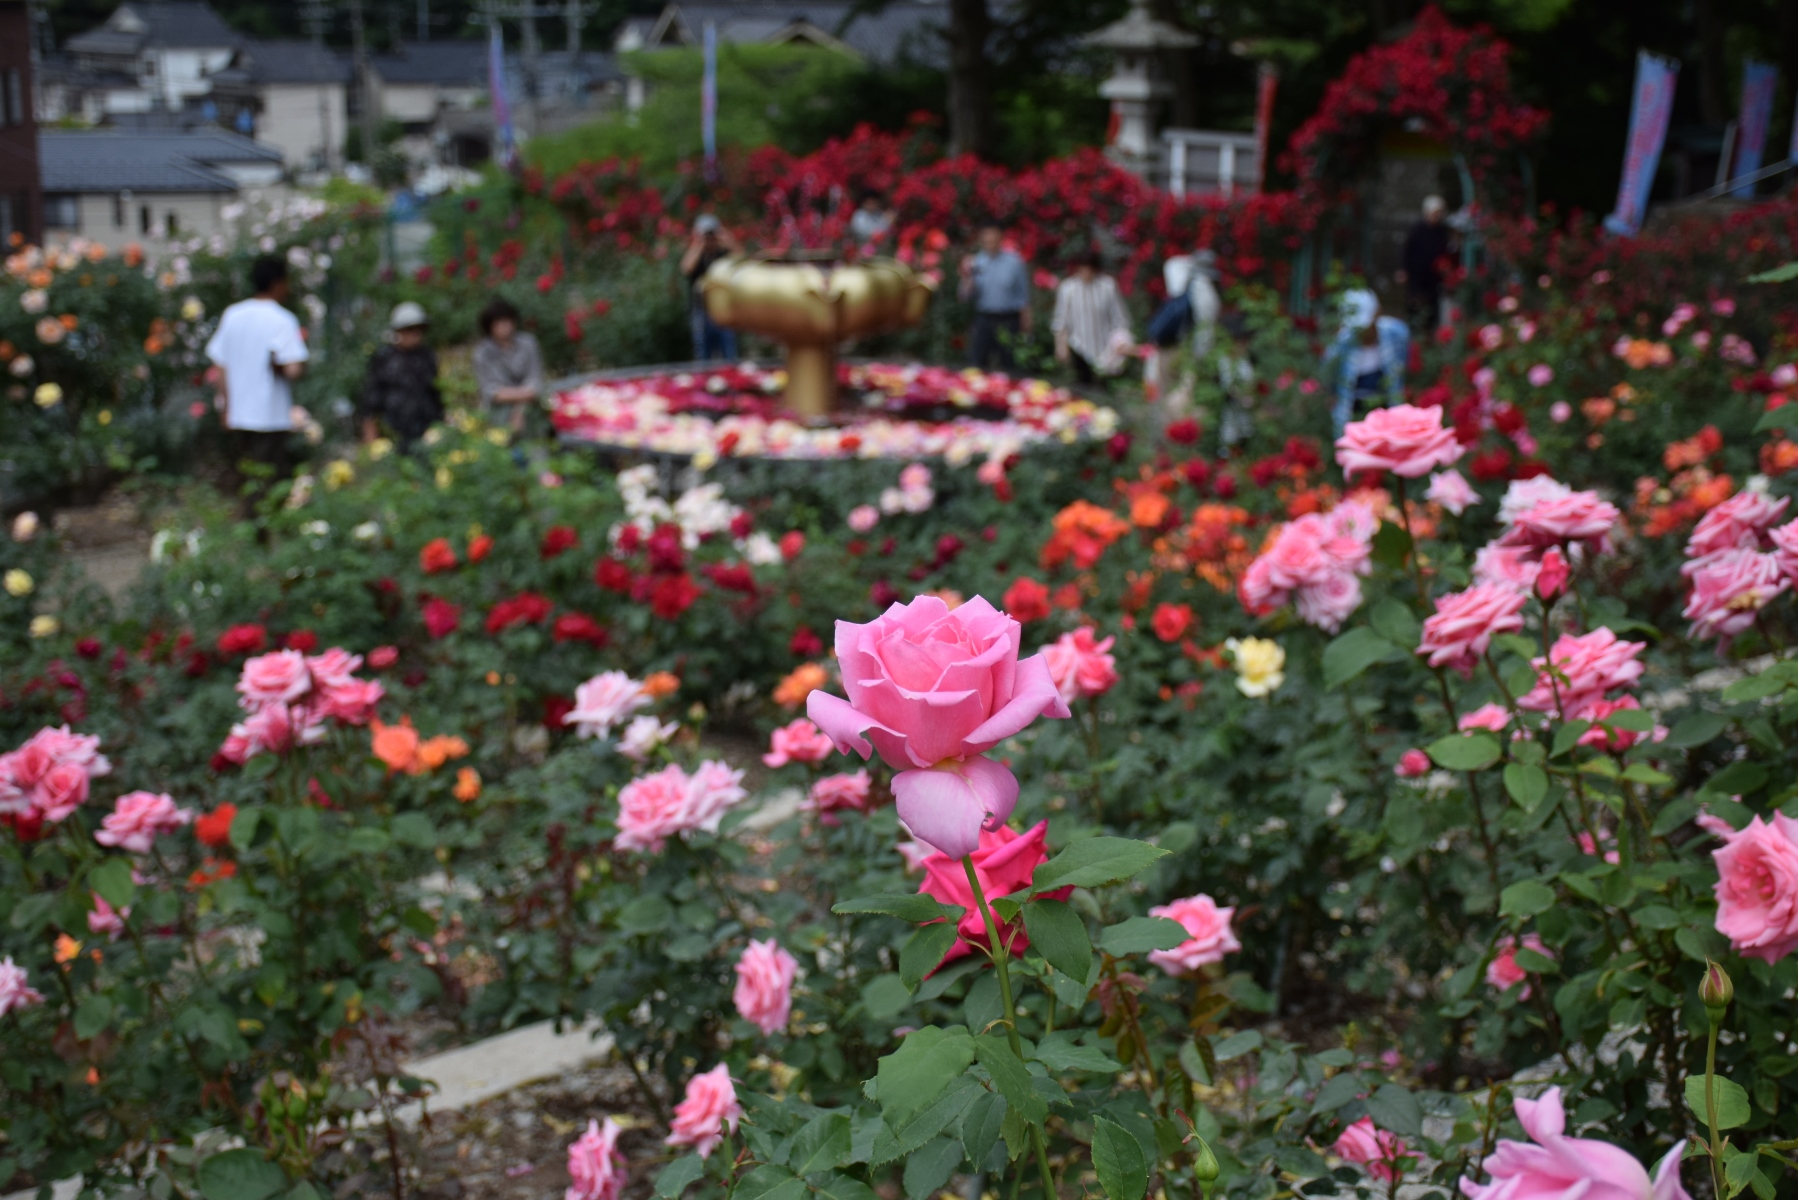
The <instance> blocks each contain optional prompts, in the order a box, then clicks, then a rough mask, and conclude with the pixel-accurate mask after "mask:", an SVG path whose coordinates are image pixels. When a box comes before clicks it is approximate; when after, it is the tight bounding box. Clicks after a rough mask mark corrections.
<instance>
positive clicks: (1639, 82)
mask: <svg viewBox="0 0 1798 1200" xmlns="http://www.w3.org/2000/svg"><path fill="white" fill-rule="evenodd" d="M1678 82H1679V63H1678V62H1677V61H1676V60H1674V59H1670V58H1661V57H1660V56H1659V55H1654V54H1650V53H1649V52H1648V51H1646V50H1641V51H1638V52H1637V54H1636V86H1635V91H1634V94H1633V95H1632V96H1631V98H1630V105H1629V138H1628V140H1627V141H1626V142H1625V143H1624V148H1623V177H1622V178H1621V179H1619V180H1618V181H1617V208H1616V211H1614V212H1612V213H1611V215H1610V216H1608V217H1606V218H1605V219H1604V227H1605V228H1606V229H1608V230H1610V231H1611V232H1612V233H1616V234H1621V235H1623V236H1624V237H1634V236H1635V235H1636V234H1637V233H1638V232H1640V231H1641V228H1642V218H1643V217H1644V216H1645V215H1646V214H1647V212H1648V192H1649V189H1650V188H1652V187H1653V186H1654V173H1655V170H1656V169H1657V168H1658V167H1659V166H1660V165H1661V148H1662V147H1663V146H1664V145H1665V144H1666V141H1667V121H1668V119H1669V118H1670V117H1672V115H1673V88H1674V85H1675V84H1677V83H1678Z"/></svg>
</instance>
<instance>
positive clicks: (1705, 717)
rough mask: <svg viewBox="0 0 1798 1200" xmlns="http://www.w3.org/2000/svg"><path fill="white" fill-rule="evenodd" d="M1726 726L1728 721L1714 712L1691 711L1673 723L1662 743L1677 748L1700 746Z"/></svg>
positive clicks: (1727, 726)
mask: <svg viewBox="0 0 1798 1200" xmlns="http://www.w3.org/2000/svg"><path fill="white" fill-rule="evenodd" d="M1727 728H1729V722H1728V721H1726V720H1724V719H1723V718H1722V717H1721V716H1718V715H1717V714H1716V713H1708V712H1701V713H1693V714H1692V715H1691V716H1689V717H1685V718H1682V719H1681V720H1680V721H1679V722H1678V723H1677V724H1676V725H1674V726H1673V728H1672V730H1670V731H1669V732H1668V734H1667V740H1666V741H1665V742H1664V743H1662V744H1663V745H1666V746H1671V747H1673V748H1675V749H1678V750H1685V749H1689V748H1690V747H1692V746H1702V745H1704V744H1705V743H1706V742H1708V741H1710V740H1711V739H1712V738H1714V737H1716V736H1717V735H1718V734H1720V733H1722V732H1723V731H1724V730H1725V729H1727Z"/></svg>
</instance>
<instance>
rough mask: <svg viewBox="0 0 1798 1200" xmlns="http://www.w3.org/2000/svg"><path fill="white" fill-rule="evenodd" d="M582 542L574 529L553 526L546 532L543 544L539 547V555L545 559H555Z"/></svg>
mask: <svg viewBox="0 0 1798 1200" xmlns="http://www.w3.org/2000/svg"><path fill="white" fill-rule="evenodd" d="M580 540H581V535H580V534H578V533H576V532H575V531H574V529H573V527H571V526H568V525H551V526H550V527H549V528H548V529H547V530H545V531H544V533H543V544H542V545H541V546H539V547H538V549H537V553H539V554H540V555H542V556H543V557H544V558H555V557H556V556H557V555H559V554H562V553H564V552H566V551H568V550H571V549H573V548H574V547H575V545H576V544H577V543H579V542H580Z"/></svg>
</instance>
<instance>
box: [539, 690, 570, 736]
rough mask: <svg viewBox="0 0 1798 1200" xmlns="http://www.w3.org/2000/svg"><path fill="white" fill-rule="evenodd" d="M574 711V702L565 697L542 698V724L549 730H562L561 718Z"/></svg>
mask: <svg viewBox="0 0 1798 1200" xmlns="http://www.w3.org/2000/svg"><path fill="white" fill-rule="evenodd" d="M573 711H574V701H572V700H570V699H569V698H568V697H567V696H545V697H543V724H544V725H545V726H547V727H548V728H550V729H560V728H562V718H563V717H566V716H567V715H568V714H569V713H571V712H573Z"/></svg>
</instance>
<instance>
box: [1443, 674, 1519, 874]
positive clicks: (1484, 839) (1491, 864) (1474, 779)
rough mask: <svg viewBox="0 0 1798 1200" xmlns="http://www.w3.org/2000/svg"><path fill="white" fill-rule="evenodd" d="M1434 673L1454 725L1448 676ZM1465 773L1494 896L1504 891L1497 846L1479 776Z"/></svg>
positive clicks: (1453, 703) (1449, 719)
mask: <svg viewBox="0 0 1798 1200" xmlns="http://www.w3.org/2000/svg"><path fill="white" fill-rule="evenodd" d="M1435 674H1436V686H1437V687H1438V688H1439V689H1441V692H1442V707H1443V709H1444V710H1445V711H1446V712H1447V713H1448V723H1449V724H1450V725H1451V726H1453V725H1456V724H1458V718H1457V716H1456V714H1455V699H1454V697H1453V696H1451V695H1449V691H1448V676H1447V675H1444V674H1443V673H1442V668H1441V667H1437V668H1436V672H1435ZM1466 774H1467V798H1468V800H1469V801H1471V802H1472V804H1473V816H1474V820H1475V821H1476V822H1477V823H1478V825H1479V829H1480V845H1481V846H1482V847H1484V848H1485V851H1486V873H1487V875H1488V876H1490V877H1491V880H1492V894H1493V896H1495V897H1496V896H1497V895H1498V894H1499V893H1500V892H1502V891H1504V888H1503V887H1502V886H1500V884H1499V880H1498V846H1497V844H1496V843H1494V842H1493V840H1492V827H1491V826H1490V825H1488V824H1487V822H1486V804H1485V799H1484V798H1483V797H1482V796H1481V795H1480V787H1479V778H1478V776H1477V775H1476V774H1475V773H1474V772H1472V771H1468V772H1467V773H1466Z"/></svg>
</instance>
